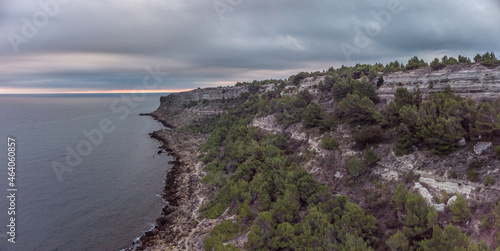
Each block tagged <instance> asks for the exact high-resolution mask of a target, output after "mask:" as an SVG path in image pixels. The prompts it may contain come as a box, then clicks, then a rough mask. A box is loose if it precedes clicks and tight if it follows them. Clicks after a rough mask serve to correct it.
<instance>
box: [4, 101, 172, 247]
mask: <svg viewBox="0 0 500 251" xmlns="http://www.w3.org/2000/svg"><path fill="white" fill-rule="evenodd" d="M161 95H167V94H143V95H142V96H139V95H136V96H133V95H131V94H64V95H62V94H58V95H48V94H46V95H0V167H1V168H0V250H121V249H123V248H127V247H130V245H131V244H132V242H133V240H134V239H137V238H138V237H140V236H141V235H142V234H143V233H144V232H145V231H148V230H150V229H151V228H152V227H154V224H155V219H156V218H158V217H159V216H160V213H161V209H162V207H163V206H164V205H165V203H166V202H164V201H163V200H162V198H161V193H162V191H163V187H164V185H165V184H164V182H165V175H166V173H167V172H168V171H169V169H170V168H171V165H170V164H168V162H169V161H171V160H172V157H170V156H168V155H167V154H166V153H164V152H162V153H158V152H159V149H158V147H159V146H160V143H159V142H158V141H156V140H154V139H152V138H150V137H149V135H148V134H149V133H151V132H153V131H155V130H160V129H162V128H163V126H162V125H161V124H160V123H159V122H157V121H155V120H154V119H153V118H151V117H149V116H139V114H140V113H149V112H152V111H154V110H155V109H156V108H157V107H158V106H159V104H160V96H161ZM9 138H11V140H10V141H9ZM12 139H13V140H14V141H13V140H12ZM8 142H11V143H12V142H14V143H15V147H14V148H10V149H9V148H8ZM12 152H13V153H12ZM9 154H10V155H13V154H15V161H14V164H12V163H10V162H13V161H10V160H9V159H8V156H9ZM11 160H12V159H11ZM9 165H10V166H14V167H15V169H12V168H11V169H12V170H14V171H15V176H13V175H14V174H13V173H12V172H10V171H12V170H10V171H9V170H8V167H9ZM9 172H10V173H9ZM12 176H13V177H14V178H15V179H12V178H11V177H12ZM9 178H11V179H10V180H9ZM12 181H14V182H12ZM9 189H10V190H9ZM12 200H14V201H12ZM12 202H13V203H14V204H15V205H14V206H13V203H12ZM12 206H13V207H12ZM9 214H11V215H9ZM11 217H14V218H15V219H14V221H13V222H14V223H12V221H11V220H12V219H11ZM12 224H14V225H15V227H14V230H15V231H14V234H15V235H14V236H15V239H12V236H13V235H12V233H13V232H12V231H11V230H13V229H12V228H11V227H9V226H8V225H12ZM9 239H10V240H11V241H15V243H11V242H10V241H9Z"/></svg>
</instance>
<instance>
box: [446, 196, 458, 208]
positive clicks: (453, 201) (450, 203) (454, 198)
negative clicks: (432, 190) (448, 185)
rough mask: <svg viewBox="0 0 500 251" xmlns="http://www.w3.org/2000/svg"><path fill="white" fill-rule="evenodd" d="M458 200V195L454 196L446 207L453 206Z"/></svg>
mask: <svg viewBox="0 0 500 251" xmlns="http://www.w3.org/2000/svg"><path fill="white" fill-rule="evenodd" d="M456 200H457V196H456V195H453V197H451V198H450V199H449V200H448V202H447V203H446V205H448V206H453V204H455V201H456Z"/></svg>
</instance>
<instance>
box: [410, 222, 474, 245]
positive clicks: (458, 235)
mask: <svg viewBox="0 0 500 251" xmlns="http://www.w3.org/2000/svg"><path fill="white" fill-rule="evenodd" d="M469 243H470V237H468V236H467V235H466V234H464V233H462V230H460V228H458V227H455V226H453V224H450V225H448V226H446V227H445V228H444V229H442V228H441V227H439V226H438V225H435V226H434V228H433V231H432V238H430V239H426V240H423V241H420V242H419V243H418V244H419V246H420V250H423V251H431V250H466V248H467V247H468V246H469Z"/></svg>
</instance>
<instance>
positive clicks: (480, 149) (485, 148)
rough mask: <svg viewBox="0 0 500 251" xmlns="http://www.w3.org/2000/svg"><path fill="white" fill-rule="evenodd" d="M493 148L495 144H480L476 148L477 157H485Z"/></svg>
mask: <svg viewBox="0 0 500 251" xmlns="http://www.w3.org/2000/svg"><path fill="white" fill-rule="evenodd" d="M492 148H493V143H491V142H478V143H477V144H476V145H475V146H474V152H475V153H476V154H477V155H483V154H486V153H487V152H489V151H490V150H491V149H492Z"/></svg>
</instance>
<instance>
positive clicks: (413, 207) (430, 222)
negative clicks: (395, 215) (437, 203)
mask: <svg viewBox="0 0 500 251" xmlns="http://www.w3.org/2000/svg"><path fill="white" fill-rule="evenodd" d="M405 209H406V214H405V216H404V227H403V232H404V234H405V235H406V236H407V237H408V238H410V239H412V238H416V237H418V236H421V235H422V234H424V233H425V232H427V231H428V230H429V229H431V228H432V227H433V226H434V225H436V224H437V218H438V215H437V212H436V210H435V209H434V207H429V206H427V203H426V202H425V199H424V198H423V197H422V196H420V195H416V194H413V193H408V195H407V196H406V202H405Z"/></svg>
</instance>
